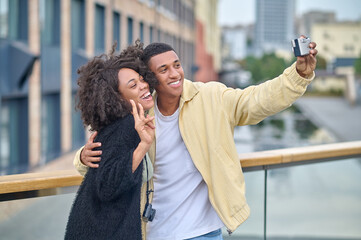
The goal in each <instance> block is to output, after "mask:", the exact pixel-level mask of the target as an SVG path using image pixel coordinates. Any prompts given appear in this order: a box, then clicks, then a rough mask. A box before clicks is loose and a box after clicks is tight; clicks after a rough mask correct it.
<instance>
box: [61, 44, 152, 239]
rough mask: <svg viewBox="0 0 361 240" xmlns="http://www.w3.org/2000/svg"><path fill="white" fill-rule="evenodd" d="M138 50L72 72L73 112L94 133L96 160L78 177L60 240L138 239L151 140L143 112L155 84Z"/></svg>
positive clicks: (149, 120) (149, 122) (148, 120)
mask: <svg viewBox="0 0 361 240" xmlns="http://www.w3.org/2000/svg"><path fill="white" fill-rule="evenodd" d="M142 50H143V45H142V44H140V43H139V42H136V45H135V46H130V47H128V48H127V49H125V50H124V51H123V52H122V53H121V54H120V55H119V56H114V55H113V53H114V48H113V51H112V53H111V54H110V55H101V56H99V57H95V58H94V59H92V60H91V61H90V62H88V63H87V64H86V65H84V66H82V67H81V68H80V69H79V70H78V74H79V78H78V85H79V90H78V98H79V102H78V105H77V108H78V109H80V111H81V115H82V119H83V122H84V124H85V125H86V126H90V127H91V130H94V131H98V136H97V138H96V141H99V142H101V143H102V146H101V150H102V161H101V163H100V164H99V168H92V169H89V171H88V173H87V174H86V175H85V177H84V180H83V182H82V184H81V186H80V188H79V190H78V193H77V196H76V199H75V201H74V203H73V206H72V210H71V212H70V216H69V219H68V224H67V227H66V233H65V239H77V240H79V239H136V240H138V239H139V240H140V239H141V210H140V188H141V184H142V171H143V161H142V160H143V158H144V156H145V154H146V152H147V151H148V149H149V147H150V145H151V143H152V141H153V139H154V125H153V123H152V120H153V118H151V117H149V116H147V117H145V116H144V110H149V109H150V108H151V107H153V105H154V102H153V99H152V96H151V90H152V89H153V87H154V85H155V84H156V79H155V77H154V75H153V73H151V72H150V70H148V68H147V67H146V66H145V65H144V63H143V62H142V61H141V60H140V57H141V54H142ZM149 86H150V87H149ZM138 109H139V114H138ZM143 109H144V110H143ZM131 110H132V111H131ZM131 112H132V114H133V116H134V117H133V116H132V115H131ZM144 167H145V166H144Z"/></svg>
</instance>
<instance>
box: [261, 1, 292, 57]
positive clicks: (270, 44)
mask: <svg viewBox="0 0 361 240" xmlns="http://www.w3.org/2000/svg"><path fill="white" fill-rule="evenodd" d="M294 23H295V0H272V1H270V0H256V27H255V51H256V52H255V53H256V55H261V54H263V53H264V52H273V51H275V50H279V49H285V50H286V49H289V48H290V41H291V39H292V38H294V37H295V36H294V25H295V24H294Z"/></svg>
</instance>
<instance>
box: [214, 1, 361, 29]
mask: <svg viewBox="0 0 361 240" xmlns="http://www.w3.org/2000/svg"><path fill="white" fill-rule="evenodd" d="M255 3H256V0H219V8H218V22H219V24H220V25H221V26H223V25H237V24H242V25H246V24H250V23H253V22H254V21H255ZM311 10H322V11H334V12H335V13H336V18H337V20H340V21H344V20H357V19H361V1H360V0H342V1H341V0H296V15H297V16H300V15H302V14H303V13H305V12H308V11H311Z"/></svg>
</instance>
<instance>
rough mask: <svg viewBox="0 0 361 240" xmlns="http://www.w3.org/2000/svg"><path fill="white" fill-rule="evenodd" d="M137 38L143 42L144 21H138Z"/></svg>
mask: <svg viewBox="0 0 361 240" xmlns="http://www.w3.org/2000/svg"><path fill="white" fill-rule="evenodd" d="M139 38H140V41H141V42H144V23H142V22H140V23H139Z"/></svg>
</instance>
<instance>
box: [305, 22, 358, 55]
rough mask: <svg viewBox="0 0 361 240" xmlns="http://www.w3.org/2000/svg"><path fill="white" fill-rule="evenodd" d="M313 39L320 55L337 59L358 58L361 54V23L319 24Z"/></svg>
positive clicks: (312, 35)
mask: <svg viewBox="0 0 361 240" xmlns="http://www.w3.org/2000/svg"><path fill="white" fill-rule="evenodd" d="M311 37H312V40H313V41H314V42H316V43H317V49H318V52H319V55H320V56H322V57H324V58H326V60H327V61H332V60H333V59H335V58H357V57H359V56H360V53H361V22H338V23H317V24H315V25H313V27H312V30H311Z"/></svg>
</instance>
